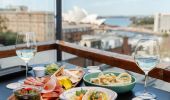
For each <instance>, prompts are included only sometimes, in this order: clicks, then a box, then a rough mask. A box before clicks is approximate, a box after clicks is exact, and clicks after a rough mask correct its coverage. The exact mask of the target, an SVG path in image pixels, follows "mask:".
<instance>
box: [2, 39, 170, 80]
mask: <svg viewBox="0 0 170 100" xmlns="http://www.w3.org/2000/svg"><path fill="white" fill-rule="evenodd" d="M46 50H57V51H64V52H67V53H71V54H74V55H77V56H78V57H83V58H87V59H90V60H93V61H97V62H100V63H105V64H108V65H111V66H114V67H118V68H122V69H125V70H128V71H132V72H136V73H139V74H144V73H143V71H142V70H141V69H140V68H139V67H138V66H137V65H136V64H135V62H134V60H133V57H131V56H128V55H123V54H118V53H113V52H108V51H102V50H98V49H93V48H86V47H81V46H78V45H75V44H72V43H68V42H64V41H57V42H53V43H45V44H39V45H38V52H41V51H46ZM11 56H16V53H15V49H12V47H11V49H10V50H2V51H0V58H6V57H11ZM162 66H166V64H165V63H161V64H159V65H158V66H157V67H156V68H155V69H153V70H152V71H151V72H150V73H149V76H151V77H153V78H157V79H160V80H163V81H166V82H169V83H170V69H162V68H161V67H162Z"/></svg>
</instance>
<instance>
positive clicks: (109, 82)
mask: <svg viewBox="0 0 170 100" xmlns="http://www.w3.org/2000/svg"><path fill="white" fill-rule="evenodd" d="M83 80H84V83H85V85H86V86H99V87H104V88H108V89H111V90H114V91H116V92H117V93H124V92H128V91H130V90H132V89H133V88H134V86H135V83H136V79H135V77H133V76H131V75H129V74H127V73H114V72H103V73H102V74H101V73H100V72H98V73H89V74H86V75H85V76H84V77H83Z"/></svg>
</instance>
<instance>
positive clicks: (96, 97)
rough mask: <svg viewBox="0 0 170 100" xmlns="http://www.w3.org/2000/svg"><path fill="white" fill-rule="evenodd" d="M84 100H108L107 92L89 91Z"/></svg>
mask: <svg viewBox="0 0 170 100" xmlns="http://www.w3.org/2000/svg"><path fill="white" fill-rule="evenodd" d="M86 95H87V96H86V97H85V98H86V99H85V100H108V99H107V98H108V97H107V94H106V93H104V92H102V91H89V92H88V93H87V94H86Z"/></svg>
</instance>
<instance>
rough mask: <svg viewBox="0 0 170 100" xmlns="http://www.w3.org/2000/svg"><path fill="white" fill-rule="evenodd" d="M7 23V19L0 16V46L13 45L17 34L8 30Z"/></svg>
mask: <svg viewBox="0 0 170 100" xmlns="http://www.w3.org/2000/svg"><path fill="white" fill-rule="evenodd" d="M7 21H8V19H7V18H5V17H2V16H0V44H2V45H4V46H7V45H15V41H16V38H17V33H15V32H11V31H9V30H8V28H7V25H6V22H7Z"/></svg>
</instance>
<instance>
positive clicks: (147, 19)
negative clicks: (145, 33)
mask: <svg viewBox="0 0 170 100" xmlns="http://www.w3.org/2000/svg"><path fill="white" fill-rule="evenodd" d="M131 21H132V24H135V25H148V24H154V18H153V17H142V18H137V17H132V18H131Z"/></svg>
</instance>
